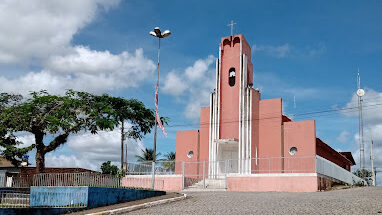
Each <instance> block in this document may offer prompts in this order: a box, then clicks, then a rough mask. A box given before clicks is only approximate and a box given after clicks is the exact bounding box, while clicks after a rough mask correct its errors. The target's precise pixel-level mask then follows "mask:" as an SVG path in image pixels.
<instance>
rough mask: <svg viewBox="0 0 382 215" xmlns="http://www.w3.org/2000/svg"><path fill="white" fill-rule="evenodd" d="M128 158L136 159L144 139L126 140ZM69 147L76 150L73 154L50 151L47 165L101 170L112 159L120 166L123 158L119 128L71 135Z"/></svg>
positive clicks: (130, 159) (129, 159) (142, 147)
mask: <svg viewBox="0 0 382 215" xmlns="http://www.w3.org/2000/svg"><path fill="white" fill-rule="evenodd" d="M125 144H126V145H127V160H128V161H135V160H136V158H135V155H138V154H141V153H142V151H141V150H142V149H144V146H143V143H142V141H135V140H126V142H125ZM66 145H67V147H68V148H69V149H70V150H72V151H74V152H75V154H71V155H66V154H65V155H63V154H61V155H57V154H54V153H53V154H52V153H49V154H47V156H46V166H47V167H80V168H87V169H92V170H99V168H100V166H101V164H102V163H103V162H105V161H112V163H114V164H115V165H117V166H118V167H119V166H120V160H121V134H120V130H119V129H115V130H114V131H110V132H107V131H101V132H98V133H97V134H91V133H89V132H87V133H82V134H77V135H73V136H70V137H69V139H68V142H67V144H66Z"/></svg>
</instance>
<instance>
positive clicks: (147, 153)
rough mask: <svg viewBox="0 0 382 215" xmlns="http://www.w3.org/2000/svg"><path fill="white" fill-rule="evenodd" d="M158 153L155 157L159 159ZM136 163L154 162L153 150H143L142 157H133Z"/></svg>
mask: <svg viewBox="0 0 382 215" xmlns="http://www.w3.org/2000/svg"><path fill="white" fill-rule="evenodd" d="M159 156H160V153H157V154H156V157H159ZM135 157H136V158H137V160H138V161H140V162H145V161H153V160H154V149H149V148H146V149H145V150H143V149H142V155H135Z"/></svg>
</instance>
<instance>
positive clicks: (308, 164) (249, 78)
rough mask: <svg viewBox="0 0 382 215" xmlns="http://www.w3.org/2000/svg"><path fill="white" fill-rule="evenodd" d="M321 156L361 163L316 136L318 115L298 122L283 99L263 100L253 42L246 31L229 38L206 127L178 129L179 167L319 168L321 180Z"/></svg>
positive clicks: (217, 173) (214, 172)
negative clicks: (256, 81)
mask: <svg viewBox="0 0 382 215" xmlns="http://www.w3.org/2000/svg"><path fill="white" fill-rule="evenodd" d="M317 156H319V157H320V158H323V159H325V160H327V161H330V162H332V163H334V164H335V165H337V166H338V167H340V168H342V169H344V170H346V171H350V167H351V166H352V165H355V162H354V159H353V157H352V155H351V153H350V152H345V153H342V152H341V153H340V152H337V151H336V150H334V149H333V148H331V147H330V146H329V145H327V144H326V143H324V142H323V141H322V140H321V139H319V138H318V137H317V136H316V125H315V121H314V120H308V121H292V120H291V119H290V118H288V117H287V116H285V115H283V108H282V99H281V98H275V99H265V100H264V99H261V93H260V92H259V91H258V90H256V89H254V87H253V64H252V62H251V47H250V45H249V44H248V42H247V41H246V39H245V38H244V36H243V35H241V34H238V35H233V36H229V37H223V38H222V39H221V43H220V47H219V59H217V60H216V84H215V89H214V91H213V92H212V93H211V95H210V105H209V107H201V111H200V129H198V130H186V131H177V134H176V167H175V168H176V170H175V172H178V173H180V172H181V171H183V174H184V172H185V171H186V174H187V173H188V174H189V175H190V176H192V175H202V174H204V175H205V176H206V177H208V178H219V177H223V176H224V177H226V176H227V174H230V175H231V176H232V175H236V176H238V177H239V176H245V175H246V176H255V175H261V174H264V173H267V174H269V173H272V174H279V175H282V174H283V173H285V175H287V174H289V175H290V174H305V175H306V174H308V173H314V174H316V175H314V176H315V177H314V178H315V179H314V180H316V181H317V180H318V181H319V180H320V177H319V176H320V175H317V171H316V168H317V166H316V163H317ZM182 162H183V163H184V162H186V163H192V162H194V163H198V165H188V166H182V165H181V163H182ZM201 163H204V164H203V165H204V167H203V170H202V167H201ZM186 165H187V164H186ZM184 168H186V170H183V169H184ZM202 172H203V173H202ZM325 178H326V179H328V177H325ZM326 179H325V180H326ZM227 183H228V182H227ZM281 183H282V182H281ZM227 186H228V185H227ZM233 186H234V185H233ZM238 190H240V189H238Z"/></svg>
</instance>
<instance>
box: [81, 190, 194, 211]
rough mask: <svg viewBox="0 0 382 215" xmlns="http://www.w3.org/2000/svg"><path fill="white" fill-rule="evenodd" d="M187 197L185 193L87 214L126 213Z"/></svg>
mask: <svg viewBox="0 0 382 215" xmlns="http://www.w3.org/2000/svg"><path fill="white" fill-rule="evenodd" d="M185 198H187V195H186V194H183V196H179V197H174V198H170V199H161V200H157V201H153V202H146V203H143V204H139V205H133V206H129V207H124V208H118V209H113V210H106V211H101V212H96V213H89V214H86V215H106V214H120V213H126V212H130V211H135V210H139V209H144V208H149V207H152V206H155V205H161V204H165V203H170V202H175V201H179V200H183V199H185Z"/></svg>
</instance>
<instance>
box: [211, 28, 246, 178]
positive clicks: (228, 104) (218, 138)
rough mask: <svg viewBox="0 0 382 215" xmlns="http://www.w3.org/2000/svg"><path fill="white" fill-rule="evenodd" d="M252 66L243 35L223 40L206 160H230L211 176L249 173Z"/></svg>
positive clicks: (212, 105)
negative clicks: (223, 173)
mask: <svg viewBox="0 0 382 215" xmlns="http://www.w3.org/2000/svg"><path fill="white" fill-rule="evenodd" d="M252 85H253V65H252V63H251V47H250V45H249V44H248V42H247V41H246V39H245V38H244V36H243V35H242V34H238V35H232V36H229V37H223V38H222V39H221V43H220V48H219V59H217V61H216V86H215V91H214V92H213V93H212V94H211V97H210V139H209V147H210V148H209V152H210V153H209V160H210V161H219V160H232V162H231V163H230V164H229V165H228V167H227V166H225V167H224V168H225V169H222V167H221V166H219V165H216V166H213V165H212V166H211V168H210V170H209V171H210V174H212V175H219V174H220V173H222V172H225V171H227V169H226V168H229V169H228V171H230V172H237V173H245V172H248V171H250V169H251V162H250V159H251V142H252V129H251V127H252V110H253V107H252V97H251V94H252V92H253V88H252Z"/></svg>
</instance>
